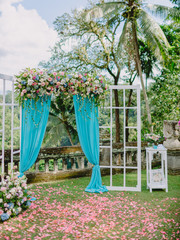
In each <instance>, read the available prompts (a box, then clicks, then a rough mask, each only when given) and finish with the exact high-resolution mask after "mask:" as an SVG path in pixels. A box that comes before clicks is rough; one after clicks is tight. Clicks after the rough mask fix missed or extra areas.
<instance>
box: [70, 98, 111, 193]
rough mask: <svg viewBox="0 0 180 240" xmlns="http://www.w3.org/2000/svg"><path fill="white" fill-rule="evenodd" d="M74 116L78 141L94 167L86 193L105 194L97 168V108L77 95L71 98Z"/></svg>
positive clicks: (91, 102)
mask: <svg viewBox="0 0 180 240" xmlns="http://www.w3.org/2000/svg"><path fill="white" fill-rule="evenodd" d="M73 100H74V108H75V115H76V126H77V131H78V136H79V141H80V144H81V147H82V150H83V152H84V154H85V155H86V157H87V159H88V161H89V162H90V163H91V164H93V165H94V167H93V170H92V176H91V181H90V183H89V185H88V186H87V188H86V189H85V191H86V192H98V193H99V192H106V191H108V190H107V188H106V187H105V186H102V180H101V172H100V167H99V121H98V107H97V106H95V104H94V101H93V100H89V99H88V98H86V99H84V100H83V99H82V98H81V97H80V96H78V95H74V96H73Z"/></svg>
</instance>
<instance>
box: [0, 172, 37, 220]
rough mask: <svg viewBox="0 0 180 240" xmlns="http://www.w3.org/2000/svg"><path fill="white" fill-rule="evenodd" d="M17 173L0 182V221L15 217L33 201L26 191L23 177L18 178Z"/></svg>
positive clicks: (25, 180)
mask: <svg viewBox="0 0 180 240" xmlns="http://www.w3.org/2000/svg"><path fill="white" fill-rule="evenodd" d="M18 175H19V172H16V173H11V174H10V175H7V176H5V177H4V178H2V179H1V182H0V221H6V220H8V219H9V218H10V217H13V216H16V215H18V214H19V213H21V212H22V211H23V210H25V209H27V208H28V207H29V206H30V205H31V201H32V200H35V199H33V198H32V197H31V196H29V193H28V191H27V179H26V177H25V176H23V177H21V178H18Z"/></svg>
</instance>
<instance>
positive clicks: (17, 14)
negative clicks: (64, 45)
mask: <svg viewBox="0 0 180 240" xmlns="http://www.w3.org/2000/svg"><path fill="white" fill-rule="evenodd" d="M148 2H149V3H157V4H163V5H166V6H172V4H171V2H170V1H169V0H148ZM87 5H88V0H0V73H3V74H8V75H14V74H17V73H18V72H19V71H20V70H21V69H23V68H25V67H37V66H38V63H39V62H40V61H42V60H45V61H47V60H48V59H49V58H50V55H51V54H50V47H53V46H54V44H55V42H57V40H58V36H57V33H56V31H55V30H54V26H53V22H54V20H55V19H56V17H57V16H61V15H62V14H64V13H65V12H68V13H70V12H71V10H73V9H75V8H78V9H81V8H84V7H86V6H87Z"/></svg>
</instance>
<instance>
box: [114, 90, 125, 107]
mask: <svg viewBox="0 0 180 240" xmlns="http://www.w3.org/2000/svg"><path fill="white" fill-rule="evenodd" d="M112 92H113V95H112V97H113V98H112V106H113V107H123V90H116V89H115V90H112Z"/></svg>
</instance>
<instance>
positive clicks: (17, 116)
mask: <svg viewBox="0 0 180 240" xmlns="http://www.w3.org/2000/svg"><path fill="white" fill-rule="evenodd" d="M17 127H20V107H19V106H15V107H14V128H17Z"/></svg>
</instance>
